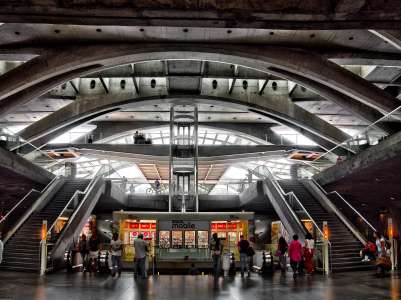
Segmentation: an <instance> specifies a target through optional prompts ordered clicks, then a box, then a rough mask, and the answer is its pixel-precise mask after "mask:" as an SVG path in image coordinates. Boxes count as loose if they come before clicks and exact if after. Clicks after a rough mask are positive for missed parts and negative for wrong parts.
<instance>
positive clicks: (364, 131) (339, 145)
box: [314, 106, 401, 162]
mask: <svg viewBox="0 0 401 300" xmlns="http://www.w3.org/2000/svg"><path fill="white" fill-rule="evenodd" d="M399 109H401V106H398V107H397V108H395V109H393V110H392V111H390V112H389V113H387V114H385V115H383V116H382V117H381V118H379V119H377V120H376V121H375V122H373V123H371V124H369V125H368V126H367V127H365V128H363V129H362V130H360V131H359V132H358V133H356V134H354V135H353V136H351V137H350V138H349V139H347V140H345V141H343V142H340V143H338V144H337V145H335V146H334V147H333V148H331V149H329V150H327V151H326V152H325V153H323V154H322V155H320V156H319V157H318V158H316V159H315V160H314V162H316V161H318V160H319V159H321V158H323V157H325V156H327V155H328V154H329V153H332V152H333V151H334V150H335V149H337V148H339V147H341V148H346V149H347V150H348V151H350V152H354V151H353V150H352V149H350V147H345V145H344V144H346V143H348V142H352V141H353V140H354V139H355V137H358V136H360V135H362V134H366V133H367V132H368V131H369V130H370V129H371V128H372V127H374V126H376V125H377V124H378V123H380V122H382V121H383V120H385V119H387V118H388V117H389V116H391V115H393V114H394V113H395V112H397V111H398V110H399ZM383 136H387V135H383ZM354 153H355V152H354Z"/></svg>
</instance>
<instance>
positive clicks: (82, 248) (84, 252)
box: [78, 234, 89, 272]
mask: <svg viewBox="0 0 401 300" xmlns="http://www.w3.org/2000/svg"><path fill="white" fill-rule="evenodd" d="M78 247H79V253H80V254H81V259H82V268H83V271H84V272H86V271H87V267H88V262H87V258H88V253H89V251H88V240H87V239H86V235H85V234H82V235H81V239H80V240H79V246H78Z"/></svg>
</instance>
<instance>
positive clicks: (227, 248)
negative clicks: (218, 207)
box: [211, 221, 248, 260]
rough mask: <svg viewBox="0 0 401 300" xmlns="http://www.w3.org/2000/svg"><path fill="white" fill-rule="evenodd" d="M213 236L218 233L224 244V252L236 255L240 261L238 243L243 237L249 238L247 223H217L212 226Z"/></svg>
mask: <svg viewBox="0 0 401 300" xmlns="http://www.w3.org/2000/svg"><path fill="white" fill-rule="evenodd" d="M211 229H212V234H213V233H217V237H219V238H220V239H221V242H222V244H223V252H232V253H234V256H235V259H236V260H239V252H238V246H237V245H238V241H239V240H240V236H241V235H243V236H244V237H245V238H248V222H247V221H230V222H229V221H215V222H212V224H211Z"/></svg>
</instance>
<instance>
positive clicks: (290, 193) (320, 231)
mask: <svg viewBox="0 0 401 300" xmlns="http://www.w3.org/2000/svg"><path fill="white" fill-rule="evenodd" d="M262 167H263V169H264V171H266V172H267V177H268V178H269V179H270V180H271V181H272V183H273V185H274V186H275V187H276V188H278V190H279V192H280V193H281V194H282V195H283V196H289V197H292V198H293V199H295V201H296V202H297V204H298V205H299V206H300V207H301V208H302V210H303V211H304V212H305V213H306V215H307V216H308V218H309V219H310V220H311V221H312V223H313V225H314V226H315V227H316V229H317V230H318V231H319V233H320V234H321V236H322V237H323V236H324V234H323V232H322V230H321V229H320V228H319V226H318V225H317V223H316V222H315V220H314V219H313V218H312V216H311V215H310V214H309V213H308V211H307V210H306V209H305V207H304V206H303V205H302V203H301V201H300V200H299V199H298V197H297V195H296V194H295V193H294V192H293V191H291V192H288V193H286V192H285V191H284V190H283V188H282V187H281V186H280V184H279V183H278V182H277V180H276V178H274V176H273V174H272V173H271V172H270V170H269V168H268V167H266V166H258V167H256V168H255V169H258V168H262ZM284 199H285V197H284ZM285 203H286V204H287V206H289V204H288V203H287V201H285ZM291 211H292V212H293V210H292V209H291ZM293 213H294V212H293ZM296 218H298V216H296ZM328 244H329V246H330V247H331V242H330V241H328Z"/></svg>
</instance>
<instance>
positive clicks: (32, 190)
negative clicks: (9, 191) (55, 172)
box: [0, 176, 58, 224]
mask: <svg viewBox="0 0 401 300" xmlns="http://www.w3.org/2000/svg"><path fill="white" fill-rule="evenodd" d="M57 179H58V177H57V176H55V177H54V178H53V179H52V180H51V181H50V182H49V183H48V184H47V185H46V186H45V187H44V188H43V189H42V191H38V190H37V189H31V190H30V191H29V192H28V193H26V195H25V196H24V197H22V199H21V200H20V201H18V202H17V203H16V204H15V205H14V206H13V207H12V208H11V209H10V211H9V212H8V213H7V214H5V215H4V216H3V217H2V218H1V220H0V224H1V223H3V222H5V221H6V219H7V218H8V216H9V215H10V214H11V213H13V212H14V211H15V210H16V209H17V208H18V207H19V206H20V205H21V204H22V203H23V202H24V201H25V199H27V198H28V197H29V195H30V194H32V193H33V192H37V193H40V194H43V193H44V192H45V191H46V190H47V189H48V188H49V187H50V186H51V185H52V184H53V183H54V182H55V181H56V180H57Z"/></svg>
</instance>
